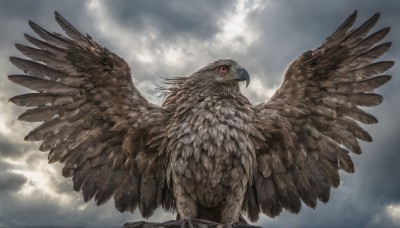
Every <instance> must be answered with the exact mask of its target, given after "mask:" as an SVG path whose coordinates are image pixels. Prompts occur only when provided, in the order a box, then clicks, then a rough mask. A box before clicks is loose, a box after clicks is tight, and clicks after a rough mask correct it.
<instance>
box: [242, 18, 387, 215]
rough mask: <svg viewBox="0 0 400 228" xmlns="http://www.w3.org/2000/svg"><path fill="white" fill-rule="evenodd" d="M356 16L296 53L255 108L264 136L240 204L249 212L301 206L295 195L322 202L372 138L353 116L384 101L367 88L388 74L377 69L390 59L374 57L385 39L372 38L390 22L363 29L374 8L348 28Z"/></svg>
mask: <svg viewBox="0 0 400 228" xmlns="http://www.w3.org/2000/svg"><path fill="white" fill-rule="evenodd" d="M356 15H357V12H354V13H353V14H352V15H351V16H350V17H349V18H348V19H347V20H346V21H345V22H344V23H343V24H342V25H341V26H340V27H339V28H338V29H337V30H336V31H335V32H334V33H333V34H332V35H331V36H330V37H328V38H327V39H326V40H325V41H324V43H323V44H322V45H321V47H319V48H317V49H315V50H312V51H308V52H306V53H304V54H303V55H301V56H300V57H299V58H298V59H296V60H295V61H294V62H293V63H292V64H291V65H290V66H289V68H288V70H287V72H286V74H285V77H284V80H283V82H282V84H281V86H280V87H279V88H278V90H277V91H276V92H275V94H274V95H273V96H272V97H271V99H270V100H269V101H267V102H265V103H263V104H260V105H258V106H256V107H255V110H256V112H257V113H258V115H259V119H260V122H261V123H260V124H259V128H260V129H261V131H263V132H264V134H265V136H266V137H268V138H269V141H268V142H266V144H267V145H268V147H266V148H264V149H263V150H260V151H258V153H257V161H258V171H259V172H258V173H257V174H256V177H255V182H254V185H253V186H252V187H250V188H249V191H248V195H247V201H246V205H245V209H246V210H247V212H248V214H249V217H250V219H252V220H254V219H257V217H258V214H259V212H260V209H261V211H262V212H263V213H265V214H267V215H268V216H270V217H275V216H277V215H279V214H280V212H281V211H282V209H286V210H288V211H290V212H292V213H297V212H299V211H300V207H301V201H303V202H304V203H305V204H306V205H308V206H309V207H312V208H314V207H315V206H316V204H317V199H318V200H320V201H322V202H327V201H328V200H329V194H330V189H331V187H334V188H336V187H338V186H339V184H340V179H339V174H338V170H339V169H342V170H344V171H346V172H349V173H352V172H354V165H353V162H352V160H351V158H350V156H349V151H351V152H353V153H356V154H360V153H361V148H360V146H359V143H358V140H363V141H368V142H370V141H372V138H371V136H370V135H369V134H368V132H366V131H365V130H363V129H362V127H361V126H360V125H359V122H360V123H363V124H373V123H377V119H376V118H375V117H374V116H372V115H371V114H369V113H367V112H365V111H363V110H362V109H360V108H359V106H367V107H371V106H376V105H378V104H380V103H381V102H382V99H383V98H382V96H381V95H379V94H376V93H373V90H374V89H376V88H378V87H380V86H382V85H383V84H385V83H386V82H387V81H389V80H390V78H391V76H389V75H380V74H381V73H383V72H385V71H386V70H388V69H389V68H390V67H392V65H393V62H392V61H380V62H374V61H375V60H376V59H377V58H378V57H380V56H381V55H382V54H383V53H385V52H386V51H387V50H388V49H389V47H390V45H391V43H381V44H377V43H378V42H379V41H380V40H381V39H382V38H384V37H385V36H386V34H387V33H388V32H389V28H383V29H381V30H379V31H377V32H375V33H373V34H371V35H369V36H368V33H369V31H370V29H371V28H372V27H373V26H374V25H375V23H376V22H377V20H378V18H379V13H377V14H375V15H374V16H373V17H371V18H370V19H369V20H368V21H366V22H365V23H364V24H362V25H361V26H360V27H358V28H355V29H351V27H352V26H353V23H354V21H355V19H356V17H357V16H356ZM377 75H378V76H377Z"/></svg>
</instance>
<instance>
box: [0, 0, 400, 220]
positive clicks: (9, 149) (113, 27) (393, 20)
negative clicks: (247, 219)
mask: <svg viewBox="0 0 400 228" xmlns="http://www.w3.org/2000/svg"><path fill="white" fill-rule="evenodd" d="M0 4H1V7H0V20H1V21H2V24H1V25H0V53H1V56H0V69H1V72H2V74H1V75H2V77H1V78H0V119H1V121H0V227H119V226H121V225H122V224H123V223H125V222H126V221H137V220H142V218H141V217H140V214H139V213H138V212H135V213H134V214H133V215H131V214H128V213H124V214H121V213H119V212H117V211H116V210H115V209H114V204H113V202H112V201H110V202H108V203H107V204H106V205H103V206H101V207H97V206H96V205H95V204H94V202H89V203H88V204H85V203H84V202H83V199H82V196H81V195H80V193H75V192H74V191H73V190H72V183H71V180H70V179H64V178H62V176H61V172H60V170H61V165H59V164H51V165H49V164H47V154H46V153H42V152H39V151H38V144H37V143H27V142H24V141H23V137H24V135H25V134H26V133H27V132H28V131H30V130H31V129H33V128H34V126H33V125H32V124H27V123H22V122H19V121H16V119H17V116H18V114H19V113H21V112H22V109H21V108H18V107H16V106H14V105H12V104H11V103H9V102H8V99H9V97H12V96H14V95H17V94H20V93H23V92H24V91H26V90H25V89H23V88H21V87H18V86H16V85H14V84H12V83H11V82H10V81H8V80H7V77H6V76H7V75H9V74H19V73H21V72H20V71H19V70H18V69H16V68H15V67H13V66H12V64H11V63H10V62H9V61H8V56H21V54H20V53H18V52H17V50H16V49H15V47H14V43H23V44H26V43H27V42H26V41H25V40H24V39H23V33H30V34H33V32H31V31H30V29H29V26H28V23H27V21H28V20H32V21H34V22H36V23H38V24H40V25H41V26H43V27H44V28H46V29H48V30H50V31H57V32H60V33H61V32H62V31H61V29H60V28H58V26H57V23H56V22H55V21H54V19H53V12H54V11H55V10H57V11H59V12H60V13H61V14H62V15H63V16H64V17H65V18H66V19H67V20H69V21H70V22H71V23H72V24H73V25H75V27H77V28H78V29H79V30H80V31H81V32H82V33H88V34H90V35H91V36H92V37H93V38H94V39H95V40H96V41H98V42H99V43H100V44H102V45H103V46H105V47H107V48H108V49H110V50H112V51H114V52H116V53H117V54H118V55H120V56H121V57H123V58H124V59H126V61H127V62H128V63H129V65H130V66H131V68H132V74H133V80H134V83H135V86H136V87H137V88H138V89H139V90H140V91H141V92H142V94H143V95H144V96H145V97H146V98H147V99H148V100H150V101H151V102H153V103H157V104H160V103H161V101H162V97H161V96H160V93H159V91H158V90H157V89H156V86H155V84H161V83H162V80H161V79H160V76H161V77H174V76H188V75H190V74H191V73H192V72H194V71H196V70H198V69H199V68H201V67H203V66H204V65H206V64H208V63H209V62H212V61H214V60H215V59H219V58H225V57H231V58H233V59H235V60H236V61H237V62H239V63H240V64H241V65H242V66H244V67H246V69H248V70H249V72H250V74H251V75H252V83H250V86H249V88H247V89H244V88H243V90H242V91H243V93H244V94H246V95H247V96H248V97H249V98H250V100H251V101H252V102H253V103H255V104H256V103H259V102H262V101H264V100H266V99H267V98H268V97H270V96H271V95H272V94H273V91H274V90H275V89H276V88H277V86H278V85H279V84H280V82H281V80H282V75H283V73H284V71H285V69H286V68H287V66H288V64H289V63H290V62H291V61H292V60H294V59H295V58H297V57H298V56H299V55H300V54H301V53H303V52H305V51H307V50H310V49H313V48H316V47H318V46H319V45H320V44H321V43H322V42H323V40H324V39H325V38H326V37H327V36H329V35H330V34H331V33H332V32H333V31H334V30H335V29H336V28H337V27H338V26H339V25H340V23H341V22H342V21H344V20H345V19H346V17H347V16H348V15H350V14H351V13H352V12H353V11H354V10H356V9H358V12H359V18H358V21H357V22H356V23H357V24H360V23H362V22H363V21H364V20H366V19H367V18H369V17H370V16H372V14H373V13H375V12H377V11H379V12H381V13H382V16H381V19H380V21H379V22H378V24H377V26H376V29H379V28H382V27H385V26H392V30H391V32H390V34H389V35H388V37H387V38H385V41H393V46H392V48H391V49H390V50H389V51H388V53H387V54H386V55H385V56H383V57H382V59H387V60H395V61H396V62H397V65H395V66H394V67H393V68H392V69H390V71H389V72H388V74H391V75H393V78H392V80H391V81H390V82H389V83H388V84H387V85H385V86H384V87H383V88H381V89H380V90H379V92H380V93H381V94H382V95H383V96H384V97H385V99H384V102H383V103H382V104H381V105H380V106H379V107H378V108H372V109H368V111H369V112H371V113H372V114H374V115H375V116H376V117H377V118H378V119H379V124H377V125H373V126H363V127H365V128H366V129H367V130H368V131H369V132H370V133H371V135H372V137H373V138H374V141H373V142H372V143H361V146H362V149H363V154H362V155H359V156H352V157H353V159H354V163H355V167H356V172H355V173H354V174H351V175H349V174H345V173H341V179H342V182H341V185H340V187H339V188H338V189H333V190H332V192H331V198H330V201H329V203H327V204H323V203H320V202H319V203H318V206H317V208H316V209H310V208H307V207H306V206H304V205H303V209H302V210H301V212H300V213H299V214H297V215H294V214H290V213H288V212H284V213H282V214H281V215H280V216H279V217H278V218H275V219H270V218H268V217H266V216H261V218H260V220H259V222H258V223H257V224H259V225H262V226H264V227H400V181H399V173H400V166H399V165H398V163H399V162H400V153H399V151H400V141H399V133H398V129H400V121H399V118H398V116H399V115H400V99H399V98H400V90H399V89H398V88H400V74H399V72H400V68H399V63H398V62H399V60H400V59H399V56H400V55H399V54H400V41H399V37H400V27H399V26H398V22H399V21H400V14H399V12H400V1H397V0H371V1H368V2H366V1H362V0H337V1H315V0H303V1H293V0H270V1H262V0H236V1H228V0H223V1H211V0H207V1H195V0H190V1H178V0H173V1H156V0H146V1H127V0H124V1H96V0H87V1H79V2H78V1H50V0H38V1H29V0H18V1H16V0H14V1H6V0H0ZM375 31H376V30H375ZM174 217H175V215H173V214H170V213H166V212H163V211H162V210H157V212H156V214H155V215H154V216H153V217H151V218H150V220H151V221H164V220H168V219H173V218H174Z"/></svg>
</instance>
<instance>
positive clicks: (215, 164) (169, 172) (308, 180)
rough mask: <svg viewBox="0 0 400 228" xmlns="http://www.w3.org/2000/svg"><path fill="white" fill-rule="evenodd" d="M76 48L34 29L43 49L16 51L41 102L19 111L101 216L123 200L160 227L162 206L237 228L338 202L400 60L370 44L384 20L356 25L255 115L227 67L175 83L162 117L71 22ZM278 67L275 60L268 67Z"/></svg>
mask: <svg viewBox="0 0 400 228" xmlns="http://www.w3.org/2000/svg"><path fill="white" fill-rule="evenodd" d="M55 17H56V21H57V23H58V24H59V25H60V26H61V27H62V29H63V30H64V31H65V33H66V36H64V35H60V34H58V33H50V32H48V31H46V30H45V29H43V28H41V27H40V26H38V25H37V24H35V23H33V22H29V25H30V27H31V28H32V30H33V31H34V32H35V33H36V34H37V35H39V37H40V38H41V39H38V38H35V37H32V36H30V35H27V34H25V37H26V39H27V40H28V41H29V42H30V43H31V44H32V45H33V46H34V47H30V46H25V45H20V44H16V47H17V49H18V50H20V51H21V52H22V53H23V54H24V55H25V56H27V57H28V58H29V60H28V59H22V58H17V57H10V61H11V62H12V63H13V64H14V65H15V66H17V67H18V68H20V69H21V70H22V71H24V73H25V75H10V76H9V79H10V80H11V81H13V82H14V83H17V84H19V85H22V86H24V87H27V88H29V89H31V90H34V91H36V92H34V93H28V94H23V95H19V96H15V97H13V98H11V99H10V101H11V102H13V103H15V104H16V105H19V106H26V107H30V109H28V110H26V111H25V112H24V113H23V114H22V115H21V116H19V120H23V121H29V122H42V124H41V125H40V126H38V127H37V128H35V129H34V130H33V131H31V132H29V134H28V135H27V136H26V137H25V140H28V141H42V143H41V145H40V148H39V149H40V150H41V151H49V156H48V159H49V163H53V162H61V163H63V164H64V168H63V170H62V175H63V176H65V177H72V179H73V189H74V190H75V191H82V193H83V197H84V200H85V201H86V202H87V201H89V200H91V199H92V198H94V199H95V201H96V203H97V205H101V204H104V203H105V202H107V201H108V200H109V199H110V198H111V197H113V198H114V202H115V207H116V209H117V210H118V211H120V212H124V211H129V212H133V211H135V209H136V208H139V211H140V212H141V214H142V215H143V217H145V218H147V217H149V216H151V215H152V214H153V212H154V210H155V209H156V208H158V207H163V208H164V209H166V210H171V211H177V212H178V214H179V217H180V219H182V220H192V219H196V218H201V219H208V220H212V221H215V222H219V223H237V222H238V221H239V220H241V219H242V217H241V215H242V214H244V213H245V214H247V216H248V218H249V219H250V220H251V221H256V220H257V219H258V216H259V214H260V212H262V213H264V214H266V215H268V216H270V217H275V216H278V215H279V214H280V213H281V212H282V210H283V209H286V210H288V211H290V212H292V213H298V212H299V211H300V208H301V205H302V202H303V203H304V204H306V205H307V206H309V207H312V208H314V207H315V206H316V205H317V200H320V201H322V202H327V201H328V200H329V194H330V189H331V187H334V188H336V187H338V186H339V184H340V178H339V174H338V170H339V169H342V170H344V171H346V172H350V173H352V172H354V165H353V162H352V160H351V157H350V155H349V153H350V152H353V153H356V154H360V153H361V148H360V146H359V143H358V140H363V141H372V138H371V136H370V135H369V134H368V132H367V131H365V130H364V129H363V128H362V127H361V126H360V125H359V123H363V124H373V123H377V119H376V118H375V117H374V116H372V115H371V114H369V113H367V112H366V111H363V110H362V109H360V108H359V107H360V106H368V107H369V106H376V105H378V104H380V103H381V102H382V99H383V98H382V96H381V95H379V94H376V93H374V92H373V91H374V89H376V88H378V87H380V86H382V85H383V84H385V83H386V82H387V81H389V80H390V77H391V76H389V75H382V74H383V73H384V72H385V71H386V70H388V69H389V68H390V67H392V66H393V62H392V61H380V62H376V61H375V60H376V59H377V58H378V57H380V56H381V55H382V54H384V53H385V52H386V51H387V50H388V49H389V47H390V45H391V43H389V42H386V43H379V42H380V41H381V40H382V39H383V38H384V37H385V36H386V34H387V33H388V32H389V30H390V29H389V28H383V29H381V30H379V31H377V32H374V33H372V34H370V35H369V33H370V30H371V28H372V27H374V25H375V23H376V22H377V20H378V18H379V14H378V13H377V14H375V15H374V16H373V17H371V18H370V19H369V20H367V21H366V22H365V23H364V24H362V25H361V26H359V27H357V28H352V27H353V23H354V21H355V19H356V12H354V13H353V14H352V15H351V16H350V17H349V18H348V19H347V20H346V21H345V22H344V23H343V24H342V25H341V26H340V27H339V28H338V29H337V30H336V31H335V32H334V33H333V34H332V35H331V36H329V37H328V38H327V39H326V40H325V41H324V42H323V44H322V45H321V46H320V47H318V48H317V49H314V50H312V51H307V52H305V53H304V54H302V55H301V56H300V57H299V58H298V59H296V60H295V61H294V62H293V63H291V64H290V66H289V68H288V70H287V71H286V73H285V76H284V79H283V82H282V84H281V86H280V87H279V88H278V89H277V91H276V92H275V94H274V95H273V96H272V97H271V98H270V99H269V100H268V101H266V102H264V103H262V104H259V105H253V104H251V103H250V102H249V100H248V99H247V98H246V97H245V96H244V95H242V94H241V92H240V89H239V82H240V81H246V82H247V84H248V83H249V81H250V76H249V73H248V72H247V70H246V69H245V68H243V67H242V66H240V65H239V64H238V63H237V62H235V61H234V60H231V59H220V60H217V61H215V62H213V63H210V64H209V65H208V66H206V67H204V68H201V69H200V70H198V71H197V72H195V73H193V74H192V75H190V76H189V77H179V78H171V79H167V82H168V83H167V84H169V85H170V86H169V88H167V90H166V97H165V99H164V102H163V104H162V105H161V106H157V105H153V104H151V103H149V102H148V101H147V100H146V99H145V98H144V97H143V96H142V95H141V94H140V92H139V91H138V90H137V89H136V88H135V86H134V85H133V83H132V79H131V74H130V69H129V66H128V64H127V63H126V62H125V61H124V60H123V59H122V58H120V57H119V56H117V55H116V54H114V53H112V52H110V51H109V50H107V49H106V48H104V47H102V46H100V45H99V44H98V43H96V42H95V41H94V40H93V39H92V38H91V37H90V36H88V35H86V36H84V35H82V34H81V33H80V32H79V31H78V30H77V29H75V28H74V27H73V26H72V25H71V24H70V23H68V22H67V21H66V20H65V19H64V18H63V17H62V16H61V15H60V14H59V13H57V12H56V13H55ZM265 61H268V60H265Z"/></svg>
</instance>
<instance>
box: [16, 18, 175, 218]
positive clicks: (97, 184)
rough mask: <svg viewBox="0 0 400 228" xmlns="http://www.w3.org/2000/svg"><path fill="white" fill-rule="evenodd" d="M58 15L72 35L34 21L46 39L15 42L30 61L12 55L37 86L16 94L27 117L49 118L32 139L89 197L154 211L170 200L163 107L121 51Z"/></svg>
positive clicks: (23, 81)
mask: <svg viewBox="0 0 400 228" xmlns="http://www.w3.org/2000/svg"><path fill="white" fill-rule="evenodd" d="M56 21H57V22H58V24H59V25H60V26H61V27H62V29H63V30H64V31H65V32H66V34H67V37H66V36H63V35H60V34H57V33H50V32H48V31H46V30H44V29H43V28H41V27H40V26H38V25H37V24H35V23H33V22H30V23H29V25H30V27H31V28H32V29H33V31H34V32H35V33H36V34H38V35H39V36H40V37H41V38H42V39H36V38H34V37H31V36H29V35H25V37H26V39H27V40H28V41H29V42H30V43H32V44H33V45H34V46H36V47H37V48H34V47H30V46H25V45H20V44H16V47H17V49H19V50H20V51H21V52H22V53H23V54H24V55H26V56H27V57H29V58H30V59H31V60H27V59H22V58H17V57H11V58H10V61H11V62H12V63H13V64H14V65H15V66H17V67H18V68H20V69H21V70H23V71H24V72H25V73H26V75H10V76H9V79H10V80H11V81H13V82H14V83H17V84H19V85H22V86H24V87H27V88H29V89H32V90H35V91H37V92H38V93H28V94H23V95H19V96H16V97H13V98H11V99H10V101H11V102H13V103H15V104H17V105H19V106H27V107H33V108H32V109H28V110H27V111H25V112H24V113H23V114H22V115H21V116H20V117H19V119H20V120H23V121H29V122H43V123H42V124H41V125H39V126H38V127H37V128H35V129H34V130H33V131H31V132H30V133H29V134H28V135H27V136H26V137H25V140H28V141H42V143H41V146H40V148H39V149H40V150H41V151H48V150H50V152H49V156H48V158H49V163H53V162H57V161H58V162H61V163H63V164H64V168H63V170H62V174H63V176H65V177H72V179H73V188H74V190H75V191H80V190H82V192H83V196H84V200H85V201H89V200H90V199H92V198H93V197H94V198H95V201H96V203H97V204H98V205H100V204H103V203H105V202H107V200H108V199H109V198H110V197H112V196H114V200H115V206H116V208H117V209H118V210H119V211H121V212H124V211H130V212H133V211H134V210H135V208H136V207H137V206H138V207H139V209H140V211H141V213H142V215H143V216H144V217H149V216H150V215H151V214H152V213H153V211H154V210H155V209H156V208H157V207H158V206H160V204H162V203H163V202H171V201H169V200H168V199H167V198H166V197H167V195H166V194H163V193H162V191H163V189H162V188H161V187H162V186H161V184H160V180H162V179H163V178H162V176H161V174H162V169H161V168H160V166H158V164H157V162H156V160H157V158H158V157H159V156H158V151H157V146H156V145H155V144H154V142H155V141H157V140H155V139H154V138H155V137H156V136H157V135H158V136H160V135H159V134H158V133H160V131H161V126H162V122H163V120H164V117H165V115H164V114H165V113H164V110H163V109H162V108H160V107H158V106H155V105H152V104H150V103H149V102H147V101H146V99H145V98H144V97H143V96H142V95H141V94H140V93H139V91H138V90H137V89H136V88H135V86H134V85H133V83H132V78H131V74H130V69H129V66H128V64H127V63H126V62H125V61H124V60H123V59H122V58H120V57H119V56H117V55H116V54H114V53H112V52H110V51H108V50H107V49H106V48H104V47H102V46H100V45H99V44H97V43H96V42H95V41H94V40H93V39H92V38H91V37H90V36H88V35H87V36H84V35H82V34H81V33H80V32H79V31H78V30H76V29H75V28H74V27H73V26H72V25H70V24H69V23H68V22H67V21H66V20H65V19H64V18H62V17H61V15H60V14H58V13H57V12H56ZM150 139H152V143H151V145H149V144H148V142H149V140H150ZM164 196H165V197H164ZM169 199H170V198H169ZM163 205H164V206H165V207H167V208H171V207H172V206H173V204H172V203H166V204H163Z"/></svg>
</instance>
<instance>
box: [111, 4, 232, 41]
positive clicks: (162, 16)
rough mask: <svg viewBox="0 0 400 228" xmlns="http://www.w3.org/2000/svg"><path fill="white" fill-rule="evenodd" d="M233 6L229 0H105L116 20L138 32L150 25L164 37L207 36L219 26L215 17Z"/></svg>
mask: <svg viewBox="0 0 400 228" xmlns="http://www.w3.org/2000/svg"><path fill="white" fill-rule="evenodd" d="M233 6H234V4H232V1H229V0H222V1H211V0H207V1H179V0H172V1H157V0H149V1H134V2H132V1H128V0H123V1H116V2H107V11H108V12H109V13H110V15H111V16H112V17H113V18H114V19H116V20H117V21H118V23H121V24H122V25H123V26H124V27H126V28H129V29H132V30H134V31H137V32H138V33H139V32H145V31H146V30H148V28H149V27H152V28H154V29H155V30H156V31H157V32H159V33H161V36H162V37H163V38H164V39H168V38H171V37H172V38H173V37H177V36H179V37H180V36H182V35H187V36H191V37H193V38H195V39H207V38H212V37H213V35H215V34H216V33H217V32H218V31H219V30H220V27H219V26H218V20H219V19H220V18H221V16H224V15H226V14H227V13H228V12H230V11H231V10H232V8H233Z"/></svg>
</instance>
